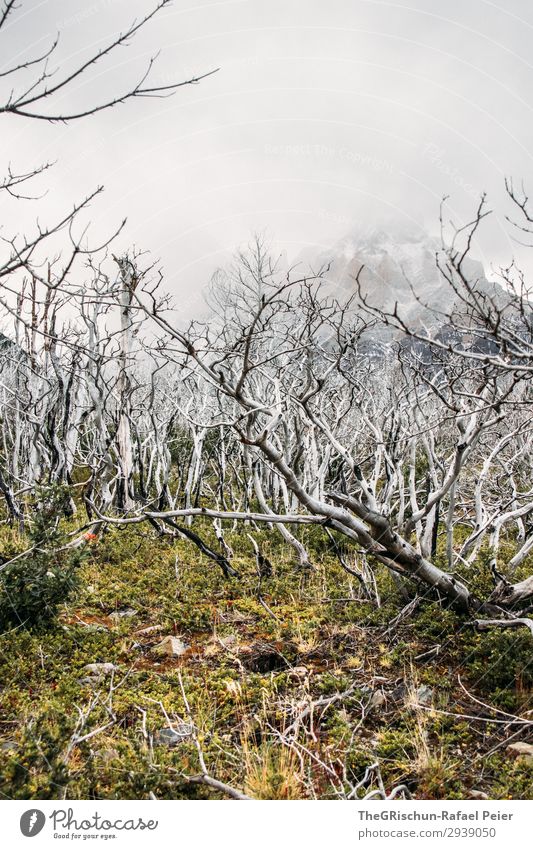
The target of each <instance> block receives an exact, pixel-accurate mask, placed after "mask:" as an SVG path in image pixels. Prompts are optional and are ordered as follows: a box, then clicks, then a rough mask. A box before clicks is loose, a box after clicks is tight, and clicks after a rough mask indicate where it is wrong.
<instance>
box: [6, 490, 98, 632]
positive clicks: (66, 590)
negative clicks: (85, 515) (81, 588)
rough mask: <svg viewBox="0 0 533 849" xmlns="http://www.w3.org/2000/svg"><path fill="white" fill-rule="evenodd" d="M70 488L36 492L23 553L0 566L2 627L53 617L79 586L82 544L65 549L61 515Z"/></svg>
mask: <svg viewBox="0 0 533 849" xmlns="http://www.w3.org/2000/svg"><path fill="white" fill-rule="evenodd" d="M67 499H68V492H67V491H66V489H65V488H64V487H60V486H54V487H50V488H47V489H46V490H41V491H39V492H38V493H37V494H36V498H35V502H34V504H33V505H32V511H33V514H34V515H33V518H32V521H31V524H30V526H29V530H28V534H27V542H28V550H27V553H26V554H24V556H22V557H20V558H19V559H18V560H14V562H12V563H10V564H9V565H8V566H5V567H4V568H3V569H2V571H0V632H3V631H6V630H9V629H10V628H13V627H16V626H18V625H24V627H26V628H33V627H36V626H41V625H45V624H46V623H49V622H51V621H52V620H53V619H54V618H55V616H56V614H57V610H58V608H59V606H60V605H61V604H62V603H64V602H65V601H67V600H68V599H69V598H70V597H71V595H72V594H73V593H74V591H75V589H76V588H77V587H78V577H77V569H78V567H79V565H80V563H81V561H82V558H83V556H84V550H83V549H73V548H71V549H64V546H65V543H66V538H65V534H64V532H63V531H62V530H61V526H60V520H61V517H62V516H63V515H64V511H65V507H66V502H67Z"/></svg>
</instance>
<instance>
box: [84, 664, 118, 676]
mask: <svg viewBox="0 0 533 849" xmlns="http://www.w3.org/2000/svg"><path fill="white" fill-rule="evenodd" d="M83 668H84V670H85V672H89V674H90V675H96V676H97V677H98V678H101V677H102V676H104V675H111V673H112V672H118V666H115V664H114V663H87V664H86V665H85V666H84V667H83Z"/></svg>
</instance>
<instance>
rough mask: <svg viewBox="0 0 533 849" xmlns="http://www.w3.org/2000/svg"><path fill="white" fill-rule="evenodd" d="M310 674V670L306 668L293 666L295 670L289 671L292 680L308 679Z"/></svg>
mask: <svg viewBox="0 0 533 849" xmlns="http://www.w3.org/2000/svg"><path fill="white" fill-rule="evenodd" d="M308 674H309V670H308V669H307V667H306V666H293V668H292V669H291V670H289V675H290V676H291V678H306V677H307V675H308Z"/></svg>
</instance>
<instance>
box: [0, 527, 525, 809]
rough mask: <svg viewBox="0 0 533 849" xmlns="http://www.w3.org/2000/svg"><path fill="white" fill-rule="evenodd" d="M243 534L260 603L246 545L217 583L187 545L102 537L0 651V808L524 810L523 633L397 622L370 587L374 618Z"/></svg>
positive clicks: (413, 612) (344, 580) (445, 615)
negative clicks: (55, 804) (354, 803)
mask: <svg viewBox="0 0 533 849" xmlns="http://www.w3.org/2000/svg"><path fill="white" fill-rule="evenodd" d="M2 533H4V532H2ZM5 533H7V531H5ZM309 533H311V532H309ZM254 536H255V537H256V539H257V540H258V541H259V543H260V545H261V548H262V551H263V553H264V554H266V555H267V556H268V558H269V559H270V561H271V563H272V566H273V575H272V576H271V577H269V578H265V579H263V581H262V583H261V597H260V596H259V593H258V578H257V573H256V566H255V559H254V554H253V549H252V545H251V542H250V541H249V539H248V538H247V536H246V534H245V533H242V532H241V533H240V534H239V533H235V534H233V535H232V534H229V535H228V541H229V542H230V544H231V545H232V546H233V547H234V548H235V551H236V552H238V556H236V557H235V559H234V565H235V567H236V568H237V569H238V570H239V572H240V577H239V578H238V579H230V580H226V579H224V577H223V575H222V574H221V572H220V571H219V569H218V568H217V567H216V566H214V565H213V564H211V563H209V562H208V560H207V559H206V558H205V557H203V556H200V555H198V552H197V550H196V549H195V548H194V547H193V546H192V545H190V544H189V543H187V542H181V541H180V542H175V541H172V540H170V539H165V538H163V539H162V538H160V537H157V536H156V534H155V532H152V530H150V529H147V528H140V527H137V526H136V527H135V528H134V529H132V528H131V527H130V528H128V530H127V531H121V530H117V529H115V530H111V531H109V532H107V533H106V534H105V535H103V536H102V537H101V539H99V540H98V542H95V543H94V544H92V545H91V546H90V551H89V553H88V556H87V557H86V558H85V560H84V563H83V566H82V567H81V571H82V590H81V592H80V593H78V595H77V596H76V598H75V599H74V600H73V601H71V602H70V603H69V604H68V605H65V606H64V607H63V608H62V610H61V612H60V615H59V619H58V621H57V622H56V623H55V624H54V625H53V626H51V627H48V628H46V629H45V630H40V631H33V632H31V631H27V630H24V629H22V628H18V629H14V630H12V631H10V632H8V633H4V634H3V635H0V670H1V671H0V675H1V681H0V700H1V715H0V750H1V752H2V758H1V762H0V772H1V775H0V791H1V793H2V794H3V797H4V798H31V799H49V798H53V799H87V798H96V799H113V798H123V799H148V798H154V797H155V798H157V799H176V798H178V799H179V798H227V797H228V796H230V795H231V791H232V790H234V791H238V792H240V793H243V794H247V795H248V796H251V797H253V798H260V799H305V798H320V799H335V798H346V797H347V796H348V797H350V796H351V798H362V797H363V796H364V795H365V794H367V793H369V792H371V791H372V790H376V789H380V787H381V788H382V789H384V790H385V792H386V793H387V794H389V793H390V792H391V791H393V789H394V788H395V787H398V785H405V787H406V788H407V789H408V791H409V793H410V794H412V796H413V797H415V798H417V799H469V798H487V797H488V798H491V799H509V798H516V799H523V798H531V797H532V796H533V791H532V788H533V758H532V757H531V756H529V757H527V756H523V755H522V756H517V754H516V752H515V751H513V749H509V748H508V746H509V745H510V744H512V743H513V742H517V741H518V742H520V741H523V742H528V741H529V742H533V739H532V738H533V724H531V725H527V723H525V722H519V721H517V719H516V717H522V718H525V719H526V720H533V701H532V695H533V694H532V685H533V653H532V641H531V635H530V634H529V633H528V632H527V630H525V629H524V632H521V631H494V632H489V633H483V634H478V633H476V632H475V631H474V630H473V628H472V626H471V625H470V624H469V623H468V621H467V620H466V619H461V618H460V617H458V616H457V615H456V614H455V613H454V612H452V611H450V610H445V609H442V608H441V607H439V606H438V605H437V604H435V603H434V602H433V601H430V600H428V599H421V600H419V601H418V602H416V603H414V604H413V605H409V606H408V607H406V604H407V602H406V600H405V599H404V600H402V599H401V598H400V596H399V590H398V587H397V586H396V584H395V583H394V581H392V580H391V578H390V576H389V575H387V574H385V573H383V574H379V575H378V588H379V593H380V597H381V606H380V607H376V606H375V605H374V606H373V605H372V604H370V603H369V602H367V601H364V600H362V599H361V593H360V589H359V585H358V583H357V581H356V580H355V579H354V578H352V577H351V576H350V575H349V574H347V573H346V572H345V571H343V570H342V569H341V567H340V566H339V565H338V563H337V561H336V560H335V558H334V556H333V554H332V552H331V551H330V550H328V549H327V548H326V547H325V546H324V544H323V543H322V544H321V546H316V545H315V546H313V540H312V539H309V540H308V542H309V545H310V549H311V551H312V552H313V563H314V566H315V571H313V572H309V571H302V570H301V569H300V570H299V569H297V568H296V567H295V566H294V563H293V562H292V558H291V553H290V551H289V550H288V549H286V548H285V547H284V546H283V545H281V544H280V545H278V544H277V542H276V540H277V537H276V536H274V535H273V534H272V532H270V534H268V533H267V532H264V533H255V532H254ZM12 542H13V541H12ZM477 571H478V572H479V575H480V577H479V578H477V579H476V580H479V581H481V580H487V581H488V576H487V575H485V574H484V567H482V566H480V568H479V570H477ZM402 609H403V615H401V616H398V614H399V612H400V611H401V610H402ZM170 636H173V637H176V638H177V639H176V640H174V641H172V640H165V638H167V637H170ZM88 664H90V665H92V664H100V666H89V668H86V667H87V665H88ZM102 664H107V665H106V666H102ZM198 748H200V750H201V755H200V756H199V752H198ZM202 757H203V760H204V766H203V765H202V764H201V763H200V759H201V758H202ZM369 767H370V769H368V768H369ZM205 772H207V773H208V774H209V776H210V777H211V778H212V779H214V780H215V784H213V782H211V784H206V783H205V782H204V779H202V782H203V783H199V782H198V776H199V775H202V774H203V773H205ZM195 777H196V780H194V779H195ZM191 779H193V780H191ZM216 782H222V783H224V784H226V785H229V787H227V788H225V787H222V786H221V787H218V786H216ZM358 785H359V786H358ZM480 794H486V795H485V796H483V795H480ZM399 795H400V796H401V795H403V793H402V792H400V794H399Z"/></svg>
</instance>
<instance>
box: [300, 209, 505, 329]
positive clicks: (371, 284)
mask: <svg viewBox="0 0 533 849" xmlns="http://www.w3.org/2000/svg"><path fill="white" fill-rule="evenodd" d="M439 249H440V242H439V240H437V239H435V238H433V237H431V236H429V235H428V234H427V233H426V232H424V231H423V230H418V229H414V228H412V229H408V228H400V227H399V226H397V225H396V226H394V227H387V228H386V229H385V228H383V229H377V230H372V231H369V232H368V233H363V234H361V235H357V234H353V235H350V236H347V237H345V238H344V239H341V240H340V241H339V242H338V243H337V244H336V245H334V246H333V248H332V249H331V250H328V251H323V252H322V253H320V254H319V255H318V256H315V258H314V259H313V260H311V258H310V257H309V256H307V257H306V261H307V262H308V263H309V262H310V264H311V265H312V267H313V269H315V270H316V269H317V268H319V267H321V266H325V265H329V272H328V274H327V292H328V294H330V295H335V296H336V297H338V298H339V299H340V300H344V299H345V298H346V297H347V296H349V295H351V294H353V293H354V292H356V291H357V285H356V277H357V274H358V273H359V282H360V287H361V292H362V294H363V295H364V297H365V298H366V299H367V300H368V303H369V304H370V305H372V306H374V307H378V308H380V309H383V310H385V311H387V312H390V311H392V310H393V309H394V306H395V304H398V309H399V312H400V315H401V316H402V318H404V319H405V320H406V321H407V322H409V325H410V326H411V327H412V328H413V329H415V328H416V329H421V328H422V327H423V326H425V327H427V328H428V329H435V327H438V326H440V325H441V324H442V320H443V319H442V318H441V317H439V315H438V314H439V312H440V313H444V314H447V313H449V312H450V310H451V309H452V308H453V306H454V304H455V302H456V295H455V293H454V291H453V289H452V288H451V287H450V286H449V285H448V284H447V282H446V281H445V280H444V279H443V277H442V275H441V273H440V272H439V269H438V268H437V264H436V254H437V252H438V251H439ZM361 267H362V271H360V269H361ZM465 270H466V272H467V275H468V278H469V280H470V281H471V282H472V283H473V284H474V285H475V287H476V288H477V289H478V290H479V291H481V292H486V293H490V294H492V295H494V294H495V293H496V292H499V293H500V294H503V292H502V290H501V289H500V287H499V286H497V284H494V283H492V282H490V281H489V280H487V277H486V275H485V273H484V270H483V266H482V264H481V263H479V262H476V261H474V260H468V261H467V262H466V263H465Z"/></svg>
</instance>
